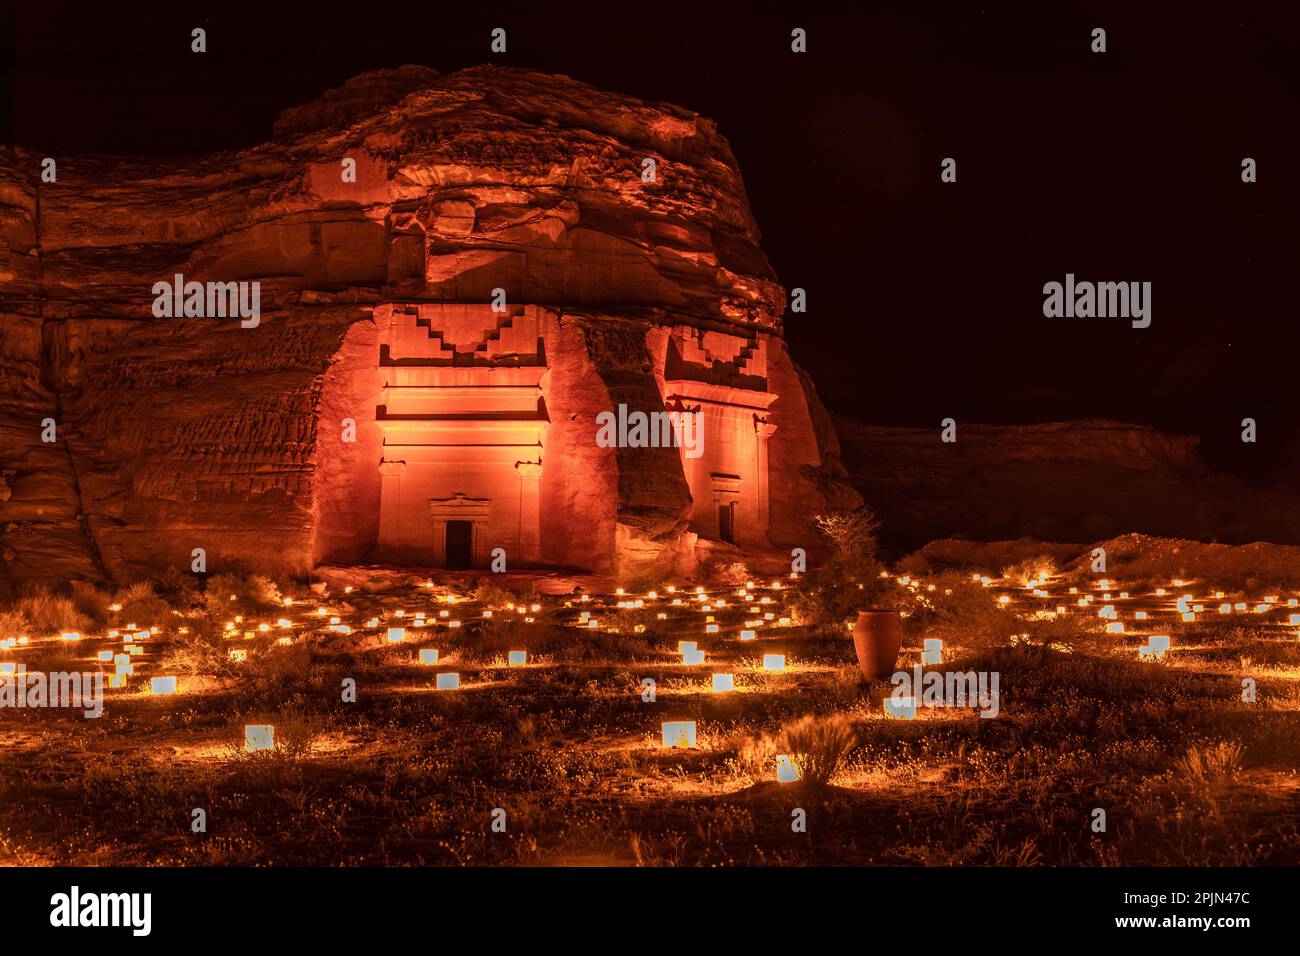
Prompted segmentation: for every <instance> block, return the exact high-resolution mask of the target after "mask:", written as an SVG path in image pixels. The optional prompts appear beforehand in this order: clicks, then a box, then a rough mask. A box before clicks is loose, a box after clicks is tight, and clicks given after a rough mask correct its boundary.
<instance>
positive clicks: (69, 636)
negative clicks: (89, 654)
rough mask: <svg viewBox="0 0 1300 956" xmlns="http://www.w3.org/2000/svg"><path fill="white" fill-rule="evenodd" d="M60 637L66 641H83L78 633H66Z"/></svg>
mask: <svg viewBox="0 0 1300 956" xmlns="http://www.w3.org/2000/svg"><path fill="white" fill-rule="evenodd" d="M59 637H60V638H62V639H63V640H65V641H79V640H81V635H80V634H79V633H78V632H77V631H65V632H64V633H63V634H60V635H59Z"/></svg>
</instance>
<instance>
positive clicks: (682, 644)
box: [677, 641, 700, 654]
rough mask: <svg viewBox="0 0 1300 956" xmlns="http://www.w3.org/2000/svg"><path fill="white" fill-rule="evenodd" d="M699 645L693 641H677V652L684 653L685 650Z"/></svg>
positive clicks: (693, 648)
mask: <svg viewBox="0 0 1300 956" xmlns="http://www.w3.org/2000/svg"><path fill="white" fill-rule="evenodd" d="M699 646H700V645H699V644H697V643H696V642H695V641H678V642H677V652H678V653H679V654H685V653H686V652H687V651H693V650H695V649H696V648H697V647H699Z"/></svg>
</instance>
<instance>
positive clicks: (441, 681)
mask: <svg viewBox="0 0 1300 956" xmlns="http://www.w3.org/2000/svg"><path fill="white" fill-rule="evenodd" d="M435 686H436V687H437V689H438V690H456V689H457V688H458V687H460V674H458V673H454V672H453V673H447V674H439V675H438V677H437V680H436V682H435Z"/></svg>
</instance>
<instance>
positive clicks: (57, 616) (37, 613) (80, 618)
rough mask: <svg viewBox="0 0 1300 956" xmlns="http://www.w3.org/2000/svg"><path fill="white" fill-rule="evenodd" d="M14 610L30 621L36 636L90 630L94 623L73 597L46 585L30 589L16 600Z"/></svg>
mask: <svg viewBox="0 0 1300 956" xmlns="http://www.w3.org/2000/svg"><path fill="white" fill-rule="evenodd" d="M12 610H13V611H14V612H16V613H18V614H20V615H22V617H24V618H25V619H26V620H27V621H28V623H29V624H30V627H31V630H32V632H33V635H34V636H35V635H49V634H59V633H62V632H65V631H78V632H81V631H89V630H90V628H91V627H92V626H93V624H94V622H93V621H92V620H91V618H90V617H88V616H87V615H86V614H83V613H82V612H81V611H79V610H78V609H77V605H76V604H75V603H74V602H73V600H72V598H68V597H61V596H59V595H57V594H54V593H53V592H52V591H50V590H49V588H44V587H35V588H31V589H29V590H28V591H27V592H26V593H24V594H23V595H22V596H21V597H20V598H19V599H18V600H17V601H16V602H14V605H13V608H12Z"/></svg>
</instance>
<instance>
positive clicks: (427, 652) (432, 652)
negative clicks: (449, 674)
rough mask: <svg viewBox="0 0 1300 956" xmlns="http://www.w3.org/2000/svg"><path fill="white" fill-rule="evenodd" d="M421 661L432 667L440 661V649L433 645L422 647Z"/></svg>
mask: <svg viewBox="0 0 1300 956" xmlns="http://www.w3.org/2000/svg"><path fill="white" fill-rule="evenodd" d="M420 663H421V664H423V665H424V666H425V667H431V666H433V665H434V664H436V663H438V651H437V649H436V648H432V647H422V648H420Z"/></svg>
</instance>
